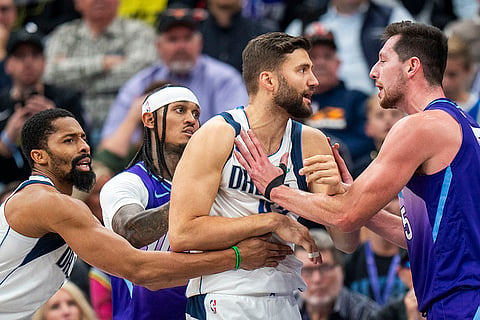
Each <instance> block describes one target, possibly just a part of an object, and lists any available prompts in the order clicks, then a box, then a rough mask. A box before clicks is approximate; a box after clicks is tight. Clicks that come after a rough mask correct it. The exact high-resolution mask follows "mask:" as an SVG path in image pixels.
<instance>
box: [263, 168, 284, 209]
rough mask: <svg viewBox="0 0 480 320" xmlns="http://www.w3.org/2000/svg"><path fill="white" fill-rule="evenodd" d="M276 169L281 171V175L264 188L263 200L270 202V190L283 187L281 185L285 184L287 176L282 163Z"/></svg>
mask: <svg viewBox="0 0 480 320" xmlns="http://www.w3.org/2000/svg"><path fill="white" fill-rule="evenodd" d="M278 167H279V168H280V169H282V171H283V173H282V174H281V175H279V176H278V177H276V178H274V179H273V180H272V181H270V183H269V184H268V185H267V187H266V188H265V194H264V195H265V198H267V199H268V200H270V192H272V189H273V188H276V187H279V186H281V185H283V183H284V182H285V176H286V175H287V166H286V165H285V164H284V163H280V165H279V166H278Z"/></svg>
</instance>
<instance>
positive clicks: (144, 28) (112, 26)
mask: <svg viewBox="0 0 480 320" xmlns="http://www.w3.org/2000/svg"><path fill="white" fill-rule="evenodd" d="M119 1H120V0H109V1H95V0H77V1H75V8H76V9H77V10H78V11H79V12H80V14H81V16H82V18H81V19H77V20H74V21H71V22H67V23H64V24H62V25H60V26H58V27H57V28H56V29H55V30H54V31H53V32H52V33H51V34H50V37H49V41H48V42H47V47H46V57H47V69H46V72H45V79H46V80H47V81H49V82H51V83H54V84H64V85H68V86H71V87H72V88H75V89H77V90H79V91H80V92H82V93H83V105H84V107H85V110H86V111H87V114H88V116H89V121H90V122H89V126H90V131H91V136H90V146H91V147H95V146H96V145H97V143H98V142H99V141H100V132H101V129H102V126H103V123H104V121H105V117H106V116H107V113H108V110H109V107H110V106H111V104H112V102H113V101H114V99H115V96H116V95H117V92H118V90H119V88H120V87H121V86H122V85H123V84H124V83H125V81H126V80H127V79H129V78H130V77H131V76H132V75H134V74H135V73H136V72H138V71H139V70H141V69H142V68H144V67H146V66H147V65H149V64H150V63H151V62H152V61H153V60H154V59H155V47H154V43H155V34H154V31H153V28H152V27H151V26H149V25H147V24H146V23H143V22H141V21H137V20H130V19H124V18H119V17H118V16H117V11H118V6H119Z"/></svg>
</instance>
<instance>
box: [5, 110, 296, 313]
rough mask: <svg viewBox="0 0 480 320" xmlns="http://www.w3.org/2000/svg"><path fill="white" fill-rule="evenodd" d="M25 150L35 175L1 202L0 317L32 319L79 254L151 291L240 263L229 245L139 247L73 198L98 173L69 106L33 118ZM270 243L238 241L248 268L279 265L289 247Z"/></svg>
mask: <svg viewBox="0 0 480 320" xmlns="http://www.w3.org/2000/svg"><path fill="white" fill-rule="evenodd" d="M22 150H23V152H24V153H25V154H26V155H27V156H28V158H29V164H30V166H31V167H32V176H31V177H30V179H29V180H27V181H25V182H23V183H22V184H21V185H20V186H19V188H17V189H16V190H15V192H14V193H13V194H12V195H11V196H10V197H9V198H8V199H7V200H5V202H4V203H3V204H2V205H1V206H0V319H2V320H9V319H15V320H18V319H31V316H32V314H33V313H34V312H35V310H36V309H38V307H40V306H41V305H42V304H43V303H44V302H46V301H47V300H48V299H49V298H50V297H51V296H52V295H53V294H54V293H55V292H56V291H57V290H58V289H59V288H60V287H61V286H62V284H63V282H64V280H65V278H66V277H68V276H69V274H70V272H71V270H72V267H73V263H74V261H75V259H76V255H75V254H74V252H76V253H77V254H78V255H79V256H80V257H81V258H82V259H83V260H85V261H86V262H88V263H89V264H91V265H93V266H96V267H97V268H100V269H102V270H104V271H106V272H109V273H111V274H113V275H116V276H118V277H123V278H126V279H129V280H130V281H132V282H133V283H136V284H139V285H142V286H145V287H147V288H148V289H150V290H157V289H160V288H164V287H169V286H178V285H182V284H185V283H186V282H187V279H188V278H189V277H196V276H200V275H202V274H209V273H211V272H222V271H226V270H229V269H233V268H234V267H235V265H236V264H237V263H236V261H237V259H238V258H237V255H236V253H235V252H234V251H233V250H231V249H229V250H223V251H218V252H208V253H203V254H197V255H189V254H181V253H171V252H159V251H148V252H147V251H141V250H137V249H134V248H133V247H132V246H131V245H130V244H129V243H128V241H127V240H125V239H124V238H122V237H121V236H119V235H117V234H115V233H114V232H112V231H110V230H108V229H107V228H105V227H103V226H102V225H101V224H100V222H99V221H98V220H97V219H96V218H95V217H94V215H93V213H92V212H91V211H90V210H89V209H88V207H87V205H86V204H85V203H83V202H82V201H80V200H77V199H74V198H72V197H71V194H72V189H73V186H76V187H77V188H79V189H81V190H84V191H88V190H89V189H90V188H91V186H92V185H93V183H94V182H95V174H94V173H93V172H92V169H91V167H90V147H89V146H88V144H87V142H86V141H85V132H84V131H83V130H82V128H81V127H80V124H79V123H78V122H77V121H76V120H75V118H74V116H73V115H72V114H71V113H70V112H68V111H66V110H63V109H49V110H45V111H42V112H39V113H37V114H35V115H34V116H32V117H31V118H30V119H29V120H27V122H26V123H25V125H24V127H23V129H22ZM271 245H272V244H271V243H267V242H265V241H261V240H259V239H250V240H247V241H245V242H242V243H239V244H238V248H239V251H240V253H241V257H242V259H243V260H248V263H246V264H244V265H243V266H242V267H243V268H256V267H262V266H265V265H267V266H268V265H270V266H275V265H277V261H278V260H279V259H282V258H283V257H284V256H285V255H286V254H287V252H290V250H289V248H287V249H285V248H280V247H277V246H275V247H272V246H271ZM282 256H283V257H282ZM188 265H190V266H191V267H190V268H187V267H185V266H188ZM178 266H182V267H181V268H180V267H178Z"/></svg>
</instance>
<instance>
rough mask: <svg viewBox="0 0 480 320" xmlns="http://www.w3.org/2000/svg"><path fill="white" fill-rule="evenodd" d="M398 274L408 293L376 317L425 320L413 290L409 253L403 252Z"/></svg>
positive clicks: (389, 319) (395, 319) (386, 319)
mask: <svg viewBox="0 0 480 320" xmlns="http://www.w3.org/2000/svg"><path fill="white" fill-rule="evenodd" d="M400 256H401V258H400V264H399V265H398V268H397V274H398V277H399V278H400V279H402V282H403V283H404V284H405V287H406V288H407V289H408V291H407V292H406V293H405V295H403V296H402V297H399V298H398V299H396V300H394V301H392V302H391V303H389V304H387V305H386V306H385V307H383V308H382V309H381V310H380V311H378V313H377V314H376V315H375V317H372V319H376V320H423V319H425V318H424V317H422V314H421V313H420V312H419V311H418V302H417V297H416V296H415V290H414V289H413V281H412V270H410V259H409V258H408V254H407V251H402V254H401V255H400Z"/></svg>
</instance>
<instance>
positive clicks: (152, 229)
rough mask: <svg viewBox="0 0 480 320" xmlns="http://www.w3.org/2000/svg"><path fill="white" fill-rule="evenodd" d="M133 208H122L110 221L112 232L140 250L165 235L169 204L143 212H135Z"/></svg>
mask: <svg viewBox="0 0 480 320" xmlns="http://www.w3.org/2000/svg"><path fill="white" fill-rule="evenodd" d="M133 207H134V206H125V207H122V208H121V209H120V210H119V212H117V213H116V214H115V215H114V217H113V220H112V228H113V230H114V231H115V232H116V233H118V234H119V235H121V236H122V237H124V238H125V239H127V241H128V242H130V244H131V245H132V246H134V247H135V248H141V247H143V246H146V245H148V244H150V243H152V242H154V241H156V240H158V239H160V238H161V237H162V236H163V235H165V234H166V233H167V231H168V212H169V209H170V204H169V203H167V204H165V205H163V206H161V207H157V208H152V209H148V210H144V211H135V209H134V208H133Z"/></svg>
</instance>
